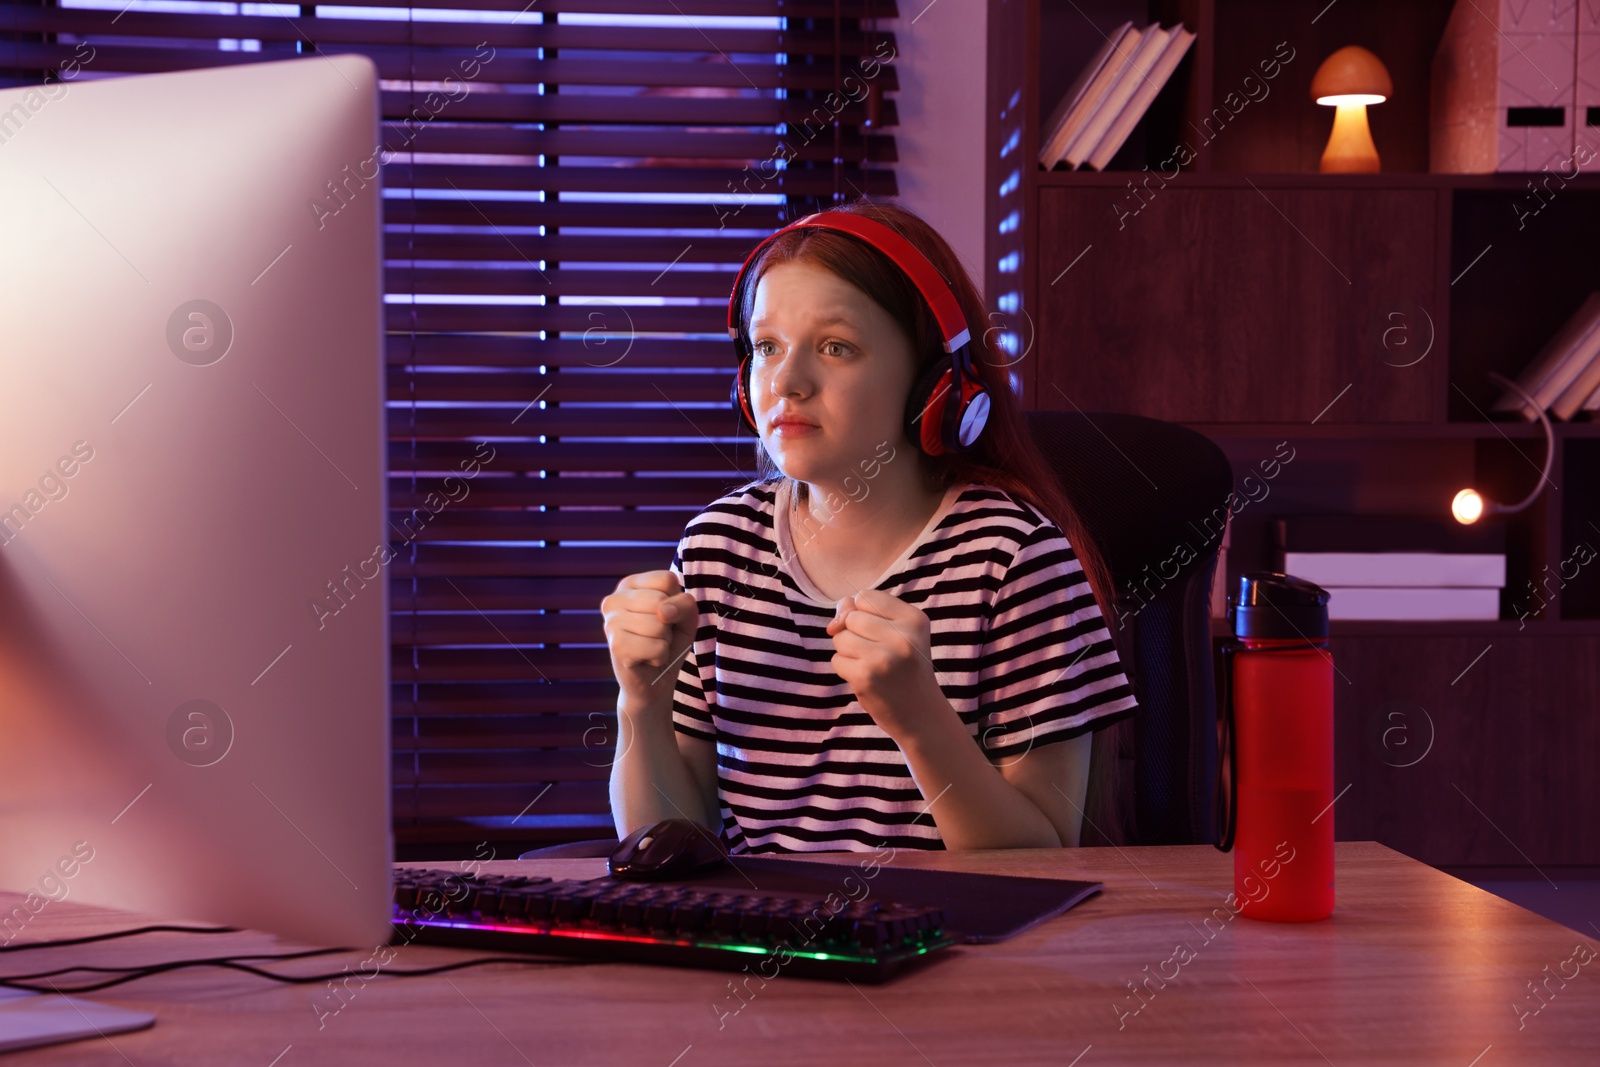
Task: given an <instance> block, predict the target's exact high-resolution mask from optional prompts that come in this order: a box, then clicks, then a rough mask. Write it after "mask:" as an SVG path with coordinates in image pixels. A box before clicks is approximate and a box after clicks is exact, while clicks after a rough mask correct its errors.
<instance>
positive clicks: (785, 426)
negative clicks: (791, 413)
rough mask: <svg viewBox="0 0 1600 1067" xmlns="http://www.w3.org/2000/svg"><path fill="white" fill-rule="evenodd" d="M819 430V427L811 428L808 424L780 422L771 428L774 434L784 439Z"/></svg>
mask: <svg viewBox="0 0 1600 1067" xmlns="http://www.w3.org/2000/svg"><path fill="white" fill-rule="evenodd" d="M821 428H822V427H820V426H812V425H811V424H810V423H808V422H780V423H778V424H777V425H776V426H774V427H773V430H774V432H777V433H781V434H783V435H784V436H786V437H793V436H795V435H796V434H807V433H810V432H811V431H813V430H820V429H821Z"/></svg>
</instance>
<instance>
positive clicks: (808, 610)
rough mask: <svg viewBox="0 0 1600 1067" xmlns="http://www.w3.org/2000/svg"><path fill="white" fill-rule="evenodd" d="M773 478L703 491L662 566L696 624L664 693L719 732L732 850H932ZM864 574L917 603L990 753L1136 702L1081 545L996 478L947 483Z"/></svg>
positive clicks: (928, 821) (715, 736) (927, 821)
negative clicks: (837, 668)
mask: <svg viewBox="0 0 1600 1067" xmlns="http://www.w3.org/2000/svg"><path fill="white" fill-rule="evenodd" d="M780 487H783V489H782V497H783V500H786V499H787V494H788V489H787V487H786V486H785V483H784V480H783V479H782V478H778V479H774V480H771V481H767V482H752V483H749V484H747V485H745V486H741V487H740V488H738V489H736V490H734V491H733V492H731V493H728V494H726V495H724V496H722V497H720V498H718V499H717V500H715V501H713V502H712V503H711V504H710V505H709V506H708V507H706V509H705V510H704V511H702V512H700V513H699V514H698V515H696V516H695V517H694V518H693V519H691V520H690V521H689V523H688V525H687V526H686V527H685V529H684V534H683V537H682V539H681V540H680V541H679V543H678V548H677V551H676V552H675V553H674V555H673V559H672V564H671V569H672V571H673V573H674V574H675V575H677V577H678V580H679V583H680V584H681V585H682V586H683V588H684V589H685V590H687V591H689V592H692V593H694V595H695V599H696V600H697V601H698V603H699V606H700V625H699V629H698V632H697V633H696V635H695V641H694V646H693V650H692V651H691V652H690V653H689V655H688V656H687V657H686V658H685V660H684V663H683V666H682V667H681V668H680V671H679V675H678V682H677V687H676V690H675V691H674V694H673V705H672V718H673V724H674V726H675V728H676V729H678V730H679V731H682V732H683V733H686V734H689V735H691V736H693V737H699V738H702V739H704V740H707V741H713V742H715V743H716V746H717V779H718V792H719V796H720V800H721V809H722V820H723V828H722V832H723V837H724V840H726V841H727V842H728V846H729V849H730V851H732V852H734V853H741V852H749V853H757V852H782V851H799V852H805V851H823V850H851V851H866V850H871V849H876V848H882V847H891V848H920V849H942V848H944V842H943V841H942V839H941V838H940V836H939V831H938V828H937V827H936V826H935V825H934V822H933V816H932V815H931V814H929V813H928V812H927V808H928V806H929V800H930V799H932V798H924V797H923V795H922V794H921V792H919V791H918V789H917V785H916V782H915V781H914V780H913V779H912V777H911V772H910V769H909V767H908V766H907V764H906V760H905V757H904V755H903V754H902V753H901V751H900V749H899V747H898V746H897V745H896V744H895V743H894V741H893V740H892V739H891V738H890V737H889V735H888V734H886V733H885V732H884V731H883V730H882V729H880V728H879V727H878V726H877V724H876V723H875V722H873V720H872V717H871V716H870V715H868V714H867V713H866V712H865V711H864V710H862V708H861V705H860V704H859V703H857V702H856V701H855V698H854V695H853V694H852V693H851V691H850V687H849V686H848V685H847V684H846V683H845V682H844V681H843V680H842V679H841V678H840V677H839V676H838V675H837V674H836V673H834V671H833V668H832V666H831V663H830V661H831V659H832V657H833V654H834V646H833V639H832V638H831V637H829V636H828V634H827V632H826V628H827V625H828V622H829V620H831V619H832V618H833V616H834V612H835V607H834V604H833V602H831V601H829V600H827V598H825V597H824V596H823V595H822V594H821V593H820V592H819V591H818V590H817V589H816V588H815V586H813V585H812V584H811V582H810V580H809V579H808V578H806V576H805V574H804V571H803V570H801V568H800V567H799V566H798V565H792V558H793V554H794V553H793V548H792V546H791V544H790V534H789V531H788V529H787V526H786V525H785V526H784V527H783V528H781V529H780V528H778V527H777V526H776V525H775V522H774V516H775V515H776V514H777V507H778V505H779V504H780V503H782V502H783V500H780ZM929 527H930V528H929V529H926V530H924V532H923V535H922V536H921V538H920V539H919V540H918V541H917V542H916V543H914V544H913V545H912V546H911V547H910V548H909V549H908V550H907V552H906V554H904V555H903V556H902V557H901V559H900V560H899V561H897V563H895V564H894V565H891V567H890V569H889V572H888V573H887V574H886V575H885V576H884V577H883V579H882V580H881V581H879V582H878V583H877V585H876V586H875V588H878V589H881V590H883V591H885V592H887V593H890V594H892V595H894V596H896V597H898V598H900V599H901V600H904V601H905V602H906V603H908V604H913V605H915V606H916V607H918V608H920V609H921V610H922V612H923V613H924V614H925V615H927V616H928V620H929V627H930V633H931V653H932V660H933V668H934V672H935V677H936V678H937V679H938V682H939V687H940V689H941V690H942V691H943V692H944V694H945V696H946V697H947V698H948V699H949V701H950V704H951V706H952V707H954V708H955V710H956V713H957V714H958V715H959V716H960V718H961V721H962V722H963V723H964V724H965V725H966V727H967V731H968V733H969V734H971V735H972V737H973V738H974V741H975V742H976V743H977V744H979V745H980V747H981V748H983V750H984V751H985V753H986V754H987V755H988V756H989V757H990V759H992V760H995V761H997V762H998V761H1010V760H1014V759H1016V758H1018V757H1020V756H1022V755H1024V754H1025V753H1026V752H1027V751H1028V750H1029V749H1030V748H1034V747H1038V746H1040V745H1044V744H1049V743H1051V742H1054V741H1062V740H1065V739H1067V738H1070V737H1075V736H1077V735H1079V734H1082V733H1085V732H1087V731H1090V730H1096V729H1099V728H1101V727H1103V726H1106V725H1108V724H1110V723H1112V722H1115V721H1117V720H1119V719H1122V718H1125V717H1127V716H1129V715H1132V714H1133V711H1134V708H1135V706H1136V705H1135V700H1134V696H1133V690H1132V688H1131V687H1130V686H1129V684H1128V679H1127V677H1126V675H1124V673H1123V671H1122V667H1121V662H1120V660H1119V659H1118V657H1117V653H1116V650H1115V647H1114V646H1113V644H1112V642H1111V635H1110V634H1109V633H1108V632H1107V630H1106V627H1105V622H1104V619H1103V618H1102V616H1101V614H1100V609H1099V607H1098V605H1097V604H1096V603H1095V599H1094V596H1093V594H1092V593H1091V592H1090V589H1089V585H1088V582H1087V581H1086V579H1085V578H1084V575H1083V570H1082V568H1081V567H1080V566H1079V564H1078V559H1077V555H1076V553H1074V552H1073V550H1072V546H1071V545H1070V544H1069V543H1068V541H1067V539H1066V537H1065V535H1063V534H1062V533H1061V531H1060V529H1059V528H1057V527H1056V526H1055V524H1054V523H1051V522H1050V521H1049V520H1047V519H1045V518H1044V516H1043V515H1042V514H1040V512H1039V511H1038V510H1037V509H1035V508H1034V507H1032V506H1031V505H1030V504H1028V503H1027V502H1026V501H1023V500H1018V499H1017V498H1015V497H1013V496H1011V494H1009V493H1007V492H1006V491H1005V490H1003V489H999V488H996V487H993V486H989V485H980V484H968V485H964V486H960V487H954V488H952V489H951V490H950V491H949V493H947V495H946V497H945V500H944V501H943V503H942V504H941V506H940V509H939V511H938V512H936V513H935V515H934V517H933V519H932V520H930V523H929Z"/></svg>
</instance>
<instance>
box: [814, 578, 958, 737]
mask: <svg viewBox="0 0 1600 1067" xmlns="http://www.w3.org/2000/svg"><path fill="white" fill-rule="evenodd" d="M928 634H929V627H928V617H927V616H926V615H924V614H923V613H922V611H921V609H920V608H917V607H914V606H913V605H911V604H907V603H906V602H905V601H903V600H901V599H900V598H899V597H896V596H894V595H892V594H890V593H885V592H883V591H882V590H881V589H863V590H862V591H861V592H859V593H857V594H856V595H854V596H847V597H845V598H844V599H843V600H840V601H839V606H838V613H837V614H836V615H834V617H833V619H832V620H831V621H830V622H829V623H828V636H830V637H832V638H833V647H834V648H835V649H836V651H835V653H834V656H833V659H832V660H831V661H830V662H831V663H832V665H833V669H834V672H835V673H836V674H838V675H839V677H840V678H842V679H844V681H845V682H846V683H847V684H848V685H849V686H850V688H851V689H852V690H853V691H854V692H855V694H856V699H857V700H859V701H860V702H861V706H862V708H863V709H865V710H866V711H867V713H868V714H870V715H871V716H872V717H873V719H874V720H876V721H877V723H878V725H879V726H881V727H882V728H883V730H884V732H885V733H887V734H889V735H890V736H891V737H896V736H898V734H899V731H900V730H901V729H903V728H904V727H905V725H906V724H903V723H900V722H898V721H896V718H897V716H896V711H897V709H896V708H895V707H894V703H895V701H896V699H899V701H900V703H902V704H903V703H905V702H906V698H908V697H911V698H914V697H915V695H916V694H922V693H926V692H928V686H929V684H930V683H931V684H932V685H934V686H935V687H936V686H937V685H938V681H937V678H936V677H935V675H934V671H933V659H932V657H931V656H930V654H929V652H930V649H931V644H930V641H929V637H928Z"/></svg>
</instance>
